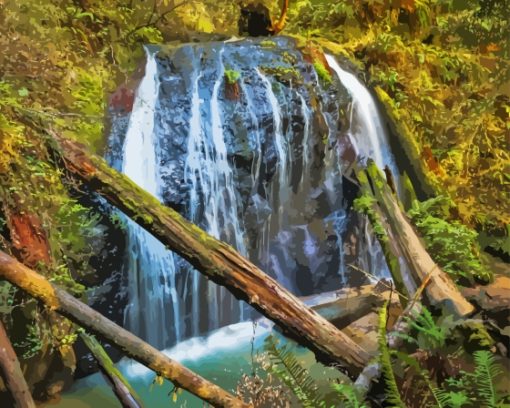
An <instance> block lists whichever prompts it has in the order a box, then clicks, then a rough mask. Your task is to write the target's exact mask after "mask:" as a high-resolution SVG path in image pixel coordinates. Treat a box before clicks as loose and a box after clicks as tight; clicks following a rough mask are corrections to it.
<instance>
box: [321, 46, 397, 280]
mask: <svg viewBox="0 0 510 408" xmlns="http://www.w3.org/2000/svg"><path fill="white" fill-rule="evenodd" d="M326 60H327V62H328V64H329V66H330V67H331V68H332V69H333V71H335V73H336V75H337V76H338V79H339V80H340V82H341V83H342V85H344V86H345V88H346V89H347V92H349V95H350V96H351V98H352V102H351V106H350V129H349V137H350V138H351V141H352V142H353V145H354V146H355V148H356V150H357V156H358V158H360V159H361V160H366V159H368V158H371V159H373V160H374V162H375V163H376V165H377V167H378V168H379V169H381V170H382V169H384V168H385V167H386V166H387V167H388V168H389V169H390V170H391V172H392V174H393V176H394V178H395V185H396V186H397V189H398V188H399V183H398V180H399V173H398V171H397V166H396V164H395V160H394V158H393V155H392V153H391V151H390V148H389V142H388V135H387V132H386V130H385V127H384V126H383V123H382V121H381V115H380V113H379V111H378V109H377V105H376V103H375V100H374V98H373V97H372V95H371V94H370V92H369V91H368V89H367V88H366V87H365V85H363V83H362V82H361V81H360V80H359V79H358V78H356V76H355V75H353V74H352V73H350V72H348V71H346V70H344V69H343V68H341V67H340V65H339V64H338V62H337V60H336V59H335V58H334V57H333V56H332V55H328V54H326ZM360 233H361V237H362V238H363V240H362V241H361V242H362V244H361V249H362V251H361V252H362V253H363V255H362V256H361V257H360V263H361V265H362V268H363V269H364V270H365V271H371V272H372V273H373V274H374V275H375V276H377V277H385V278H388V277H390V272H389V270H388V267H387V265H386V262H385V260H384V254H383V252H382V248H381V246H380V244H379V242H378V241H377V239H376V238H375V236H374V234H373V232H372V229H371V227H370V225H369V223H368V221H367V220H363V221H362V225H360Z"/></svg>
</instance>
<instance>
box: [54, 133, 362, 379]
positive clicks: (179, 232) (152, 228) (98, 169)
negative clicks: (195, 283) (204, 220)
mask: <svg viewBox="0 0 510 408" xmlns="http://www.w3.org/2000/svg"><path fill="white" fill-rule="evenodd" d="M52 137H53V138H54V140H55V141H57V142H58V147H56V151H57V152H58V153H59V154H60V155H61V157H62V159H63V164H64V166H65V168H66V169H67V171H68V172H69V173H71V174H72V175H74V176H75V177H77V178H78V179H80V180H81V181H82V182H84V183H85V184H86V185H88V186H89V187H90V188H91V189H93V190H94V191H96V192H97V193H99V194H100V195H101V196H102V197H104V198H105V199H106V200H107V201H109V202H110V203H111V204H113V205H114V206H116V207H117V208H119V209H120V210H122V211H123V212H124V213H125V214H126V215H128V216H129V217H131V218H132V219H133V220H134V221H135V222H137V223H138V224H139V225H141V226H142V227H143V228H145V229H146V230H147V231H149V232H150V233H151V234H153V235H154V236H155V237H156V238H158V239H159V240H160V241H161V242H162V243H163V244H165V245H166V246H167V247H168V248H169V249H171V250H172V251H174V252H175V253H177V254H178V255H180V256H181V257H182V258H184V259H186V260H187V261H188V262H190V263H191V265H193V266H194V267H195V268H196V269H197V270H198V271H200V272H201V273H202V274H204V275H205V276H206V277H207V278H209V279H210V280H212V281H213V282H215V283H217V284H218V285H221V286H225V287H226V288H227V289H228V290H230V292H232V293H233V294H234V296H236V297H237V298H238V299H241V300H244V301H246V302H247V303H249V304H250V305H252V306H253V307H254V308H255V309H257V310H258V311H259V312H261V313H262V314H263V315H264V316H266V317H267V318H269V319H270V320H272V321H273V322H275V323H276V324H278V325H279V326H280V327H281V329H282V331H283V333H284V334H285V335H287V336H288V337H290V338H292V339H294V340H296V341H297V342H298V343H299V344H301V345H303V346H305V347H308V348H309V349H310V350H312V351H313V352H314V353H315V355H316V357H317V358H318V359H319V360H320V361H322V362H324V363H326V364H330V363H335V364H336V365H337V366H340V367H343V368H345V369H346V370H347V371H348V372H349V373H350V375H351V376H352V377H355V376H357V375H358V374H359V372H360V371H361V369H362V368H363V367H364V366H365V364H366V363H367V362H368V360H369V359H370V355H369V354H368V353H367V352H366V351H365V350H363V349H362V348H361V347H359V346H358V345H357V344H356V343H355V342H353V341H352V340H351V339H350V338H349V337H348V336H346V335H345V334H344V333H342V332H341V331H340V330H338V329H337V328H335V327H334V326H333V325H332V324H331V323H329V322H328V321H327V320H326V319H324V318H322V317H321V316H320V315H319V314H318V313H316V312H315V311H313V310H311V309H309V308H308V307H306V306H305V305H304V304H303V303H302V302H301V301H300V300H299V299H298V298H297V297H296V296H294V295H292V294H291V293H290V292H289V291H287V290H286V289H284V288H283V287H282V286H281V285H280V284H279V283H278V282H277V281H276V280H274V279H273V278H271V277H269V276H268V275H266V274H265V273H264V272H262V271H261V270H260V269H259V268H258V267H257V266H255V265H254V264H253V263H251V262H250V261H249V260H247V259H246V258H244V257H242V256H241V255H240V254H239V253H237V252H236V251H235V250H234V249H233V248H232V247H231V246H229V245H227V244H225V243H224V242H221V241H219V240H217V239H215V238H213V237H211V236H210V235H209V234H207V233H206V232H205V231H203V230H201V229H200V228H199V227H197V226H196V225H194V224H192V223H190V222H189V221H187V220H186V219H185V218H184V217H182V216H181V215H180V214H179V213H177V212H176V211H174V210H173V209H171V208H168V207H165V206H164V205H162V204H161V203H160V202H159V201H158V200H157V199H156V198H155V197H153V196H152V195H150V194H148V193H147V192H145V191H144V190H143V189H141V188H140V187H139V186H137V185H136V184H135V183H133V182H132V181H131V180H130V179H129V178H127V177H126V176H124V175H123V174H120V173H118V172H117V171H115V170H113V169H112V168H110V167H109V166H108V165H107V164H106V163H105V161H104V160H103V159H101V158H99V157H97V156H95V155H91V154H89V153H87V151H86V150H85V148H84V147H83V146H81V145H80V144H78V143H76V142H73V141H70V140H67V139H64V138H61V137H60V136H59V135H56V134H53V133H52Z"/></svg>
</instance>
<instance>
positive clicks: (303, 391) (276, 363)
mask: <svg viewBox="0 0 510 408" xmlns="http://www.w3.org/2000/svg"><path fill="white" fill-rule="evenodd" d="M264 350H265V351H266V352H267V353H268V355H269V359H270V361H271V365H270V366H269V370H270V371H271V372H272V373H273V374H274V375H276V376H277V377H278V378H279V379H280V380H281V381H282V382H283V383H284V384H285V385H287V387H289V389H290V390H291V391H292V393H293V394H294V395H295V396H296V397H297V398H298V399H299V401H300V402H301V404H302V405H303V407H305V408H318V407H325V406H326V404H325V402H324V401H323V400H322V398H321V396H320V395H319V392H318V387H317V385H316V384H315V382H314V380H313V378H312V377H311V376H310V373H309V372H308V370H307V369H306V368H304V367H302V366H301V364H300V363H299V362H298V361H297V359H296V356H295V355H294V353H293V352H292V350H291V349H290V347H289V346H287V345H285V346H282V347H279V346H278V340H276V339H275V338H274V337H273V336H269V337H268V338H267V339H266V340H265V342H264Z"/></svg>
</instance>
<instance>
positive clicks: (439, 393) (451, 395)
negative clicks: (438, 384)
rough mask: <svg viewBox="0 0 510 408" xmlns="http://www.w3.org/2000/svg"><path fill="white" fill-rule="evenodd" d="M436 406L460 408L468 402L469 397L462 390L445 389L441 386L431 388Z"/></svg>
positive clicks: (440, 407) (439, 407)
mask: <svg viewBox="0 0 510 408" xmlns="http://www.w3.org/2000/svg"><path fill="white" fill-rule="evenodd" d="M432 393H433V394H434V398H435V399H436V401H437V403H438V405H437V407H438V408H462V407H465V406H466V405H470V404H469V402H470V401H469V397H468V396H467V395H466V393H465V392H463V391H457V392H455V391H447V390H444V389H442V388H432Z"/></svg>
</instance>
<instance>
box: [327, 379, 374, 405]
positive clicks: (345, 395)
mask: <svg viewBox="0 0 510 408" xmlns="http://www.w3.org/2000/svg"><path fill="white" fill-rule="evenodd" d="M332 388H333V390H334V391H335V392H336V393H337V394H338V395H339V397H340V402H341V403H342V407H343V408H368V405H366V404H365V403H364V402H363V400H362V398H361V397H360V396H359V393H358V391H357V390H356V387H355V386H354V385H352V384H333V385H332Z"/></svg>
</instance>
